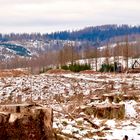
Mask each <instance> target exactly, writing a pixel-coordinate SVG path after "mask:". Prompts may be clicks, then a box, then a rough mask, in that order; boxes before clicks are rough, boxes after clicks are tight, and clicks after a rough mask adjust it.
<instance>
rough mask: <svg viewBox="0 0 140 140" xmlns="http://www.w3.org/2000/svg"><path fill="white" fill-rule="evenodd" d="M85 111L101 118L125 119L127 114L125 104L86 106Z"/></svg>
mask: <svg viewBox="0 0 140 140" xmlns="http://www.w3.org/2000/svg"><path fill="white" fill-rule="evenodd" d="M83 111H84V112H85V113H86V114H87V115H94V116H95V117H97V118H100V119H114V118H115V119H123V118H124V116H125V105H124V104H115V105H114V104H103V105H101V104H97V105H94V106H91V107H85V108H84V109H83Z"/></svg>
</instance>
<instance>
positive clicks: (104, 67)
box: [99, 64, 115, 72]
mask: <svg viewBox="0 0 140 140" xmlns="http://www.w3.org/2000/svg"><path fill="white" fill-rule="evenodd" d="M114 70H115V65H114V64H102V66H101V68H100V70H99V71H100V72H113V71H114Z"/></svg>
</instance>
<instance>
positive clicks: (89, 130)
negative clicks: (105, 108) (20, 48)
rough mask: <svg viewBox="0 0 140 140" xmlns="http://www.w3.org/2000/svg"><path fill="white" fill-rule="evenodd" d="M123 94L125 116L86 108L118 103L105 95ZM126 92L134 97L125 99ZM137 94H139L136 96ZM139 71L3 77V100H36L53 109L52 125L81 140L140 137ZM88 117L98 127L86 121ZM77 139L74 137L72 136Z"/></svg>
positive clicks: (0, 96) (0, 81)
mask: <svg viewBox="0 0 140 140" xmlns="http://www.w3.org/2000/svg"><path fill="white" fill-rule="evenodd" d="M111 94H114V96H115V95H117V96H119V97H120V96H121V95H124V97H125V98H123V99H122V100H121V99H120V101H119V104H124V105H125V117H124V119H120V120H118V119H116V118H113V119H99V118H97V117H95V116H94V114H93V115H91V114H90V115H88V114H86V113H85V112H84V111H83V109H84V108H87V107H89V108H92V106H93V105H96V104H101V105H107V104H111V105H113V104H115V103H114V101H113V102H109V100H108V98H106V99H105V100H102V96H107V95H111ZM127 95H133V96H134V97H129V96H128V97H129V98H128V99H127V98H126V97H127ZM135 96H136V97H135ZM139 97H140V74H124V73H123V74H113V73H112V74H111V73H102V74H101V73H96V74H79V73H76V74H74V73H69V74H41V75H29V76H21V77H4V78H0V103H1V104H11V103H26V102H27V103H30V102H35V103H38V104H41V105H43V106H47V107H48V106H49V107H52V108H53V109H54V123H53V127H54V129H56V130H59V131H61V132H63V133H66V134H70V135H72V136H74V137H75V138H79V139H80V140H93V139H107V140H109V139H110V140H112V139H118V140H122V139H123V137H124V136H125V135H127V136H128V137H129V140H132V139H133V140H140V117H139V111H140V100H139ZM85 118H88V119H89V120H90V121H91V122H93V123H94V124H95V125H97V127H95V126H94V127H93V126H92V125H91V123H89V122H88V121H86V120H85ZM73 139H74V138H73Z"/></svg>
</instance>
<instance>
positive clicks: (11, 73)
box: [0, 69, 29, 77]
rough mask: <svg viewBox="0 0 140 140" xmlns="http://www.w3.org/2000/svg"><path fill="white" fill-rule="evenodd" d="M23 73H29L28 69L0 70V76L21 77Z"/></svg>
mask: <svg viewBox="0 0 140 140" xmlns="http://www.w3.org/2000/svg"><path fill="white" fill-rule="evenodd" d="M23 75H29V72H28V71H27V70H16V69H12V70H0V77H19V76H23Z"/></svg>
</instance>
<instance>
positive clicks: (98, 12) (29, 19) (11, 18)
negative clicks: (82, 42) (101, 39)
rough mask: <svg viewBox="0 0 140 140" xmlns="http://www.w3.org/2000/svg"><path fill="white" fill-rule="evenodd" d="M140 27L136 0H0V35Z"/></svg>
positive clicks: (139, 12) (139, 6) (139, 14)
mask: <svg viewBox="0 0 140 140" xmlns="http://www.w3.org/2000/svg"><path fill="white" fill-rule="evenodd" d="M103 24H129V25H139V24H140V0H0V32H2V33H9V32H42V33H44V32H52V31H59V30H66V29H67V30H68V29H70V30H73V29H79V28H83V27H86V26H96V25H103Z"/></svg>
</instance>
